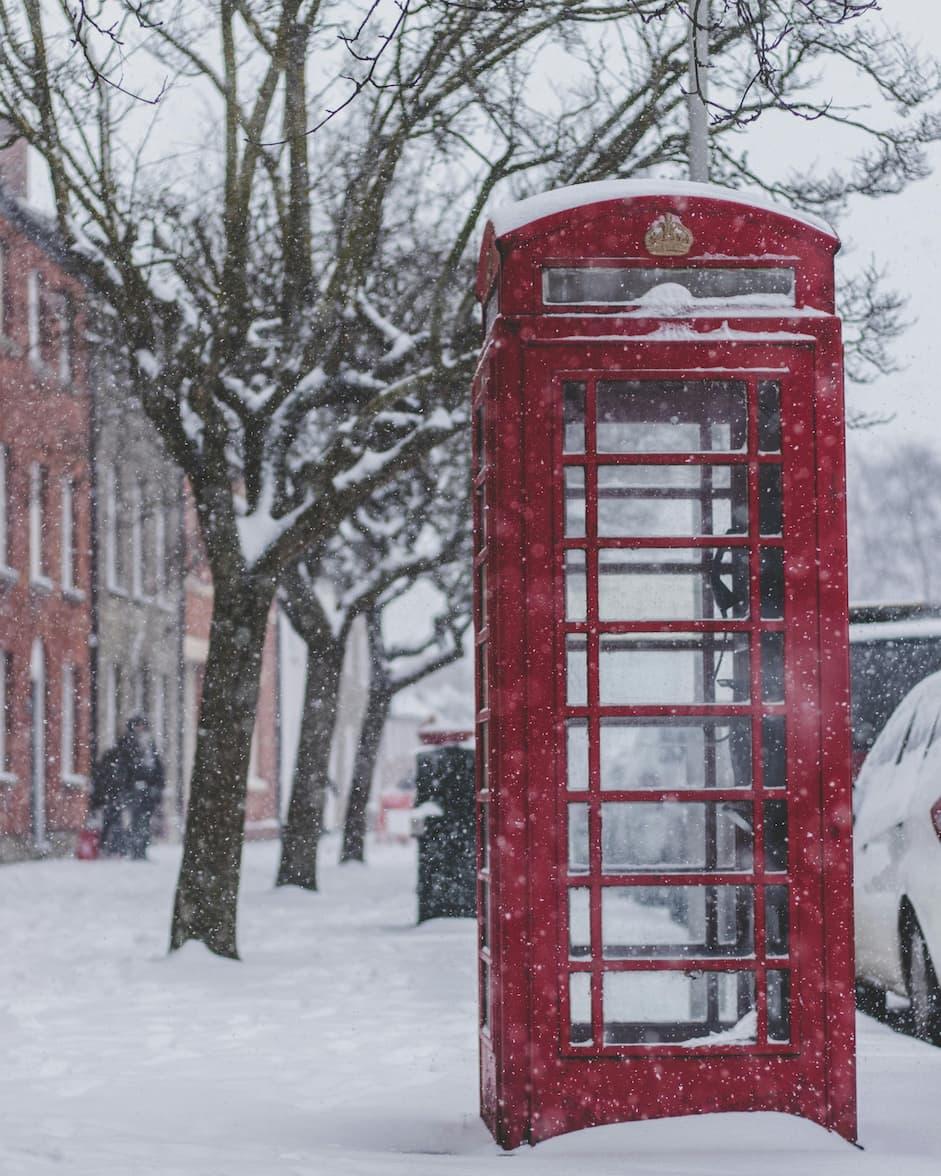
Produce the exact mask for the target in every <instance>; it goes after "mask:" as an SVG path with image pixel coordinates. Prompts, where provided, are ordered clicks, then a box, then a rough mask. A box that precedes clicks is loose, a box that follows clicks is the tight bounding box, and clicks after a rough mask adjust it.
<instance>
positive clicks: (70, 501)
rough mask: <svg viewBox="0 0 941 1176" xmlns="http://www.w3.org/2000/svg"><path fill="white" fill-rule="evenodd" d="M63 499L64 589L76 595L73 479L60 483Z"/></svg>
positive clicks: (66, 478) (61, 537) (62, 560)
mask: <svg viewBox="0 0 941 1176" xmlns="http://www.w3.org/2000/svg"><path fill="white" fill-rule="evenodd" d="M60 491H61V498H62V527H61V530H60V532H59V547H60V551H59V554H60V557H61V565H62V569H61V570H62V588H63V590H64V591H65V592H70V593H75V591H76V585H75V487H74V485H73V484H72V479H71V478H69V477H65V478H63V479H62V481H61V483H60Z"/></svg>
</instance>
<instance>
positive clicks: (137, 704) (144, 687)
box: [131, 666, 150, 718]
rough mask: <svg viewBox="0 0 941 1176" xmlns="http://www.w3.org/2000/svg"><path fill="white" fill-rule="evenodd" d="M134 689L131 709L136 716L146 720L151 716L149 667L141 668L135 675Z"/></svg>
mask: <svg viewBox="0 0 941 1176" xmlns="http://www.w3.org/2000/svg"><path fill="white" fill-rule="evenodd" d="M132 687H133V698H132V700H131V709H132V710H133V712H134V714H135V715H143V716H144V718H146V717H147V716H148V715H149V714H150V670H149V669H148V668H147V666H141V667H140V669H139V670H137V672H136V673H135V674H134V680H133V683H132Z"/></svg>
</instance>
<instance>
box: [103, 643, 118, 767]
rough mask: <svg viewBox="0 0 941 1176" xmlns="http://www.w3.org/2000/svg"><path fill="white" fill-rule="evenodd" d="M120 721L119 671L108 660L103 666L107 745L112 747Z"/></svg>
mask: <svg viewBox="0 0 941 1176" xmlns="http://www.w3.org/2000/svg"><path fill="white" fill-rule="evenodd" d="M120 722H121V671H120V670H119V669H118V667H117V666H116V665H115V664H114V662H111V661H109V662H108V664H107V666H106V667H105V735H106V741H107V743H108V746H109V747H113V746H114V745H115V744H116V743H117V741H118V736H119V735H120V732H119V730H118V727H119V725H120Z"/></svg>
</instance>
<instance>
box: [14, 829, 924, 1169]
mask: <svg viewBox="0 0 941 1176" xmlns="http://www.w3.org/2000/svg"><path fill="white" fill-rule="evenodd" d="M335 848H336V847H335V845H334V844H333V843H332V842H329V841H328V842H327V844H326V845H325V847H324V857H325V859H328V861H329V859H331V858H335V856H336V854H335ZM156 858H157V860H156V861H155V862H153V863H151V864H141V865H134V864H131V863H119V862H99V863H90V864H86V863H81V862H60V861H52V862H43V863H39V864H25V865H18V866H4V867H2V868H0V950H2V956H0V1176H47V1174H50V1173H67V1174H68V1176H73V1174H74V1176H115V1174H118V1173H120V1174H121V1176H282V1174H288V1173H290V1174H291V1176H295V1174H296V1176H301V1174H303V1176H348V1174H355V1176H360V1174H362V1176H413V1174H414V1176H448V1174H451V1173H453V1174H454V1176H487V1174H488V1173H495V1174H496V1176H499V1174H500V1173H501V1172H503V1171H504V1169H505V1167H506V1165H507V1164H510V1165H511V1168H510V1170H511V1171H517V1170H518V1171H519V1172H520V1173H524V1172H525V1173H527V1174H529V1176H574V1174H579V1176H615V1174H617V1176H647V1174H650V1176H653V1174H654V1173H656V1174H657V1176H712V1174H715V1176H720V1174H722V1176H756V1173H757V1174H760V1176H844V1174H846V1176H848V1174H850V1173H853V1174H857V1173H859V1174H862V1176H869V1174H872V1176H876V1174H877V1173H878V1174H879V1176H883V1174H884V1173H886V1172H887V1171H888V1172H890V1173H891V1176H928V1174H929V1173H930V1174H931V1176H937V1173H938V1172H939V1171H941V1132H939V1130H938V1123H939V1108H941V1049H933V1048H931V1047H929V1046H926V1045H923V1044H920V1043H919V1042H916V1041H912V1040H910V1039H908V1038H905V1037H902V1036H899V1035H898V1034H895V1033H893V1032H891V1031H890V1030H889V1029H887V1028H885V1027H883V1026H881V1025H877V1024H876V1023H875V1022H872V1021H869V1020H867V1019H865V1018H862V1019H861V1020H860V1100H861V1107H860V1112H861V1138H862V1143H863V1145H864V1148H865V1149H866V1150H864V1151H858V1150H856V1149H855V1148H852V1147H850V1146H849V1145H848V1144H846V1143H844V1142H842V1141H841V1140H839V1139H837V1138H834V1137H832V1136H829V1135H827V1134H826V1133H825V1132H824V1131H822V1130H821V1129H820V1128H818V1127H814V1126H812V1125H811V1124H808V1123H803V1122H800V1121H799V1120H796V1119H790V1118H788V1117H786V1116H783V1115H768V1114H763V1115H711V1116H705V1117H702V1118H699V1119H685V1120H673V1121H663V1122H654V1123H635V1124H624V1125H621V1126H617V1127H605V1128H600V1129H597V1130H595V1131H589V1132H582V1133H580V1134H576V1135H572V1136H568V1137H566V1138H563V1139H557V1140H552V1141H550V1142H548V1143H544V1144H542V1145H540V1146H539V1147H538V1148H535V1149H523V1150H521V1151H519V1152H516V1153H513V1154H512V1155H511V1156H509V1157H507V1156H504V1155H503V1154H502V1153H501V1152H499V1150H498V1149H497V1148H496V1147H495V1146H494V1145H493V1143H492V1142H491V1140H490V1137H489V1136H488V1134H487V1132H486V1130H485V1129H484V1127H483V1126H482V1124H481V1123H480V1121H479V1119H478V1117H477V1090H476V1045H475V1039H474V1026H475V1021H476V1016H475V1010H474V999H475V998H474V983H473V934H472V928H471V926H470V924H469V922H468V921H466V920H464V921H453V922H435V923H430V924H426V925H425V926H423V927H421V928H416V927H415V926H414V907H415V904H414V894H413V892H414V877H415V863H414V856H413V851H412V849H411V848H402V847H379V846H373V847H371V864H370V866H369V867H367V868H362V867H355V866H353V867H351V866H347V867H344V868H342V869H340V868H338V867H336V866H332V865H329V864H328V865H327V868H326V869H325V870H324V879H323V881H324V885H323V890H322V892H321V893H320V894H319V895H315V896H312V895H308V894H301V893H297V892H292V891H286V892H285V891H280V892H276V891H274V890H273V889H272V887H271V879H272V876H273V872H274V865H275V847H274V846H273V845H253V846H251V847H249V849H248V851H247V854H246V870H245V884H244V899H243V903H242V916H241V919H242V922H241V951H242V955H243V962H242V963H240V964H234V963H227V962H224V961H221V960H217V959H215V958H213V957H211V956H209V955H208V954H207V953H206V952H204V951H203V950H202V949H201V948H198V947H195V946H193V947H190V948H187V949H186V950H185V951H183V952H182V953H180V955H179V956H177V957H176V958H173V959H168V958H167V956H166V955H165V952H164V947H165V942H166V935H167V924H168V912H169V905H170V899H171V894H172V887H173V881H174V872H175V868H176V864H177V855H176V852H175V851H174V850H171V849H166V848H164V849H159V850H158V851H157V854H156Z"/></svg>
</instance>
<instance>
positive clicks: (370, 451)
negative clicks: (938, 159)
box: [0, 0, 939, 956]
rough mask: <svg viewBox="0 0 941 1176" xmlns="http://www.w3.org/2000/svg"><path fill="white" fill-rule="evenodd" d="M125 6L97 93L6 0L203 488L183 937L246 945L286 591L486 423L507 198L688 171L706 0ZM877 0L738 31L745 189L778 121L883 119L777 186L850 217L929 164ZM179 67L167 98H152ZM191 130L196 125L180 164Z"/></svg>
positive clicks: (71, 199)
mask: <svg viewBox="0 0 941 1176" xmlns="http://www.w3.org/2000/svg"><path fill="white" fill-rule="evenodd" d="M114 7H115V9H116V11H118V12H119V13H120V14H121V17H122V20H123V23H122V24H121V25H120V41H121V47H120V54H121V60H122V61H123V62H124V66H123V69H124V70H125V74H126V71H127V69H128V68H129V63H131V64H133V68H134V71H135V72H134V78H133V85H132V86H130V87H128V86H124V85H123V84H122V85H120V86H115V85H109V84H105V82H104V81H102V80H101V79H98V82H97V84H94V85H91V86H89V74H88V63H87V56H86V54H85V52H84V51H83V52H76V46H75V30H74V26H73V25H72V24H70V21H71V20H72V19H73V18H72V15H71V13H72V9H71V8H70V5H69V0H49V2H48V3H42V2H41V0H6V2H5V3H4V4H2V5H0V117H4V118H6V119H7V121H8V123H9V124H10V125H11V127H12V128H13V133H14V134H16V135H19V136H21V137H23V138H25V139H26V140H27V142H28V143H29V144H30V145H31V146H32V147H33V148H34V149H35V150H36V151H38V152H39V153H40V155H41V156H42V157H43V158H44V159H45V161H46V164H47V165H48V169H49V175H50V180H51V189H52V197H53V202H54V216H55V220H56V223H57V225H58V229H59V232H60V233H61V235H62V237H63V239H64V240H65V241H66V242H67V243H68V244H69V245H70V246H71V248H72V250H73V253H74V256H75V258H76V261H77V263H78V264H80V265H81V266H82V267H83V269H84V272H85V276H86V279H87V282H88V284H89V288H90V289H91V290H93V291H94V292H95V294H96V295H97V297H98V298H99V299H100V300H101V302H102V303H103V304H104V306H105V307H106V308H108V310H109V311H110V315H111V319H110V322H111V328H112V331H113V338H114V345H115V347H120V348H121V349H122V350H123V351H124V352H125V354H126V355H128V356H129V357H131V360H132V371H133V374H134V381H135V392H136V395H137V396H139V398H140V400H141V402H142V404H143V405H144V408H145V410H146V412H147V413H148V415H149V416H150V418H151V420H152V421H153V422H154V423H155V425H156V426H157V428H158V430H159V431H160V433H161V435H162V437H163V439H164V441H165V443H166V445H167V447H168V450H169V451H170V453H171V454H172V455H173V457H174V459H175V460H176V461H177V462H178V464H179V465H180V467H181V469H182V470H183V471H184V473H185V474H186V476H187V477H188V479H189V481H190V484H191V486H192V488H193V493H194V498H195V501H196V508H197V512H198V516H199V520H200V526H201V528H202V532H203V536H204V539H205V543H206V550H207V555H208V559H209V563H210V566H211V570H212V576H213V582H214V585H215V592H216V607H215V613H214V618H213V625H212V632H211V639H210V650H209V656H208V661H207V666H206V677H205V687H204V694H203V704H202V712H201V716H200V737H199V740H198V745H197V751H196V762H195V767H194V773H193V781H192V788H191V800H190V807H189V812H188V818H187V830H186V838H185V843H184V854H183V864H182V868H181V874H180V881H179V885H178V890H177V896H176V902H175V907H174V919H173V928H172V933H171V944H172V946H174V947H177V946H179V945H180V944H182V943H183V942H185V941H186V940H187V939H190V938H195V939H198V940H202V941H203V942H204V943H206V944H207V945H208V946H209V947H210V948H211V949H212V950H213V951H216V952H219V953H221V954H225V955H233V956H234V955H235V954H236V935H235V915H236V896H237V888H238V877H239V864H240V856H241V847H242V838H243V816H244V801H245V777H246V772H247V765H248V754H249V747H250V740H251V731H252V726H253V713H254V709H255V703H256V696H257V688H258V676H259V670H260V658H261V645H262V640H263V635H264V629H265V617H266V615H267V611H268V607H269V604H270V601H271V599H272V596H273V593H274V591H275V588H276V585H277V583H278V581H279V579H280V578H281V577H282V575H283V573H284V571H285V569H286V568H288V567H290V566H291V565H293V564H294V562H295V561H296V560H297V559H298V557H299V556H300V555H301V554H302V553H303V552H305V551H308V550H314V551H316V550H318V549H322V548H323V547H324V546H325V545H326V544H327V543H329V542H330V540H331V538H332V537H333V536H335V535H336V534H337V532H338V529H339V528H340V527H341V526H342V524H343V522H344V521H345V520H348V519H350V518H351V517H352V516H353V515H354V514H355V512H356V510H357V509H358V508H359V506H361V505H362V504H363V503H365V502H367V501H368V500H369V498H370V496H371V495H373V494H374V493H375V492H376V491H377V489H378V488H380V487H381V486H383V485H385V484H386V483H387V482H388V481H390V480H391V479H393V478H395V477H397V476H398V475H399V473H400V472H401V471H402V470H404V469H408V468H411V467H414V466H415V465H416V464H420V463H421V461H422V460H423V458H424V455H425V454H426V453H428V452H429V451H430V450H431V449H433V448H434V447H436V446H438V445H440V444H441V443H442V442H443V441H445V440H446V439H448V438H449V437H451V436H453V435H454V434H455V432H456V431H458V430H460V429H461V428H463V426H464V423H465V407H464V390H465V388H466V384H467V379H468V373H469V370H470V368H471V366H472V364H473V361H474V352H475V346H476V340H475V332H474V330H473V318H472V315H471V295H470V294H469V292H468V285H467V284H466V280H465V279H466V272H467V263H468V260H469V255H470V254H471V253H472V251H473V242H474V238H475V236H476V233H477V228H478V225H479V221H480V217H481V212H482V210H483V208H484V206H485V204H486V203H487V201H488V200H489V199H490V197H491V195H492V193H493V192H494V190H495V189H496V188H497V187H498V186H499V185H502V186H503V187H504V188H505V189H509V190H514V191H516V192H517V193H520V194H522V193H524V192H526V191H530V190H532V189H534V188H536V187H542V186H544V185H551V184H559V183H572V182H578V181H582V180H592V179H599V178H608V177H611V176H631V175H634V174H637V173H638V172H646V171H649V169H650V168H654V167H655V168H657V169H660V170H661V171H666V173H667V174H669V173H670V171H671V170H675V171H679V170H680V169H681V168H682V166H683V163H684V158H685V123H684V114H683V103H684V87H685V81H684V79H685V74H686V59H685V53H686V49H685V46H686V27H685V22H686V16H685V7H684V6H683V5H676V4H665V3H660V2H655V0H623V2H619V3H616V2H608V0H542V2H536V0H534V2H530V3H526V4H517V3H511V2H504V3H499V2H493V3H475V2H473V0H468V2H466V3H460V2H455V3H445V2H443V0H415V2H414V3H408V4H405V3H404V0H402V2H400V3H395V2H391V3H389V4H381V5H376V4H372V3H366V2H365V0H364V2H363V3H362V4H360V5H358V6H357V5H355V4H353V5H351V4H349V3H346V2H343V3H340V2H339V0H214V2H213V3H211V4H196V3H195V2H194V0H165V2H164V3H162V4H161V5H160V10H159V14H157V13H156V12H151V11H149V9H148V11H147V13H146V15H147V20H146V21H145V22H142V21H140V20H139V19H138V16H139V15H141V14H143V13H144V8H143V6H141V5H140V4H138V3H134V2H132V0H114ZM739 8H742V6H741V5H739V6H737V8H736V12H738V10H739ZM859 8H860V6H859V5H836V6H834V5H815V4H812V3H809V2H808V0H778V2H770V3H768V4H763V5H761V6H758V15H757V16H754V17H749V13H750V11H751V9H750V7H749V8H748V10H747V11H746V9H744V8H743V9H742V12H741V13H739V16H738V17H737V18H736V19H735V20H729V21H727V22H724V23H722V25H721V27H719V28H717V30H716V33H715V37H714V43H713V58H712V60H713V62H714V65H713V68H714V70H715V71H716V74H717V76H719V77H721V81H722V84H721V85H718V86H717V85H715V84H714V85H713V86H711V87H710V94H711V95H713V96H714V97H715V100H716V101H720V102H724V104H725V106H726V107H727V108H728V111H729V112H730V113H729V115H728V117H724V118H723V119H720V120H718V121H717V122H716V124H715V126H714V132H713V139H714V142H715V144H716V148H717V150H716V154H715V158H716V160H717V174H716V177H715V178H716V179H717V180H720V181H721V180H724V181H726V182H729V183H731V184H733V185H735V184H741V183H744V182H753V181H754V180H756V179H758V177H755V176H753V174H752V170H751V168H750V165H749V161H748V156H747V151H746V144H745V142H744V140H743V139H742V138H741V136H740V134H739V129H740V127H741V126H742V124H743V123H745V122H747V121H749V120H751V119H752V118H754V117H755V116H757V115H761V114H762V113H763V112H764V111H766V110H768V109H777V110H781V109H788V110H792V111H798V112H803V113H805V114H809V113H811V112H813V113H814V114H815V115H816V116H817V117H819V119H820V120H822V121H829V122H837V123H839V124H840V125H842V126H844V127H845V128H846V129H847V132H848V133H850V132H851V133H852V134H853V135H855V136H856V139H857V145H858V151H857V153H856V155H855V157H854V159H853V160H852V162H851V164H850V165H849V166H848V167H847V169H846V170H845V171H844V172H837V171H834V172H832V173H827V174H826V175H812V176H806V175H792V176H790V177H785V178H784V179H775V181H774V183H773V184H771V185H770V187H771V188H772V190H774V191H776V192H779V193H780V194H782V195H785V196H791V197H793V198H796V199H798V200H800V201H802V202H803V203H804V204H805V205H808V206H811V207H814V208H817V209H819V210H822V211H825V212H826V211H833V210H834V209H835V210H837V211H839V208H840V206H841V204H842V202H844V201H845V200H846V199H847V198H848V196H850V195H852V194H854V193H858V192H863V193H868V194H872V195H878V194H881V193H883V192H887V191H894V190H897V189H898V188H899V187H900V186H901V185H903V184H904V183H906V182H908V181H909V180H910V179H912V178H915V177H917V176H920V175H922V174H924V172H925V167H926V165H925V162H924V154H923V149H924V146H925V145H926V144H927V143H930V142H933V141H934V140H935V139H936V138H937V137H938V133H939V128H938V125H937V120H936V119H935V118H934V116H933V115H931V113H930V105H929V104H930V102H931V100H932V99H934V97H935V96H936V95H937V93H938V89H939V84H938V78H937V71H936V69H935V68H934V66H933V65H931V64H930V63H926V62H924V61H923V60H922V59H921V58H920V57H919V55H918V54H917V53H916V52H915V51H914V50H912V49H910V48H908V47H906V46H904V45H902V44H901V43H900V42H899V41H898V40H897V39H893V38H892V37H890V36H889V35H888V34H883V32H882V31H881V26H877V25H875V24H873V23H872V22H869V21H867V20H865V19H862V18H857V17H858V13H857V10H858V9H859ZM364 18H365V24H364ZM746 18H747V19H746ZM785 18H786V20H785ZM755 21H758V22H759V23H760V24H761V25H762V27H765V28H767V29H768V30H771V31H773V30H774V29H778V30H779V32H781V34H782V36H781V37H780V39H779V40H777V41H775V39H774V38H773V37H771V38H770V39H768V38H765V39H763V40H762V41H761V42H760V45H761V46H762V48H761V52H762V53H765V54H769V53H770V54H771V55H772V58H773V62H774V70H775V72H774V77H773V85H771V84H769V83H768V81H767V77H766V76H765V75H763V74H762V75H761V76H759V77H758V78H757V80H756V78H755V74H756V42H755V40H754V34H755V28H756V27H757V26H756V24H755ZM782 21H785V23H782ZM776 22H777V23H776ZM108 27H109V25H108V24H107V23H106V22H105V21H102V28H103V29H107V28H108ZM337 31H339V32H340V33H341V34H342V38H337V36H336V34H337ZM105 40H106V41H107V42H109V43H110V42H111V38H109V37H107V36H106V37H105ZM87 45H88V46H91V47H92V49H93V50H95V46H94V39H92V38H89V39H88V41H87ZM351 47H352V49H353V52H352V53H351ZM95 51H96V52H100V49H98V50H95ZM357 55H358V56H357ZM547 55H548V57H547ZM560 55H564V60H565V63H566V68H565V69H564V70H563V71H559V70H558V69H557V68H555V69H554V70H553V77H555V78H556V79H558V80H557V82H556V85H555V87H554V89H553V90H552V91H547V88H546V87H545V85H544V84H537V83H538V82H539V79H540V78H544V77H545V69H544V66H545V63H546V62H547V61H555V62H558V60H559V58H560ZM772 58H769V60H770V59H772ZM360 59H361V60H360ZM95 60H96V61H99V63H100V64H101V63H102V62H103V61H104V60H105V59H104V58H101V57H96V58H95ZM351 60H352V61H353V62H354V63H356V64H355V65H353V66H351ZM837 61H844V62H848V63H850V64H851V65H852V66H853V67H854V68H856V69H857V71H858V72H859V73H860V74H862V75H863V76H864V77H866V78H867V79H868V81H869V83H870V85H871V88H872V93H873V96H874V98H876V99H879V100H881V101H882V103H883V107H882V108H883V110H884V111H886V112H888V111H894V110H896V109H899V108H901V109H902V110H903V115H904V117H903V116H900V117H899V118H898V120H897V125H896V126H894V127H893V126H891V125H889V129H885V126H880V127H879V128H878V129H873V127H875V120H873V122H872V125H866V124H863V123H862V122H861V121H860V120H859V118H858V116H857V115H856V114H855V113H854V112H853V111H852V110H850V109H847V108H841V107H840V106H839V104H838V103H837V102H836V101H835V100H834V99H833V96H831V95H827V94H825V93H823V92H821V88H820V84H819V80H818V73H819V71H820V67H821V66H822V65H823V64H825V63H830V62H837ZM104 68H105V69H107V67H106V66H105V67H104ZM99 72H102V71H101V70H100V71H99ZM759 73H760V71H759ZM109 76H116V77H120V76H121V74H120V72H119V73H118V74H117V75H111V74H109ZM151 81H152V82H153V84H154V85H156V86H157V87H158V88H159V89H160V90H161V91H162V97H161V99H160V101H159V102H158V103H157V105H156V107H153V108H151V107H150V106H148V105H146V104H143V103H141V102H140V101H139V100H138V99H137V97H136V96H135V95H136V94H140V93H147V92H149V91H148V89H147V87H148V86H149V85H150V84H151ZM126 91H130V92H126ZM351 94H352V95H353V96H354V97H355V101H352V100H351V101H349V102H346V101H345V99H346V98H348V97H349V96H350V95H351ZM331 112H332V117H330V118H329V119H328V121H326V123H324V116H325V115H330V114H331ZM164 120H165V121H168V122H169V121H173V120H175V121H176V123H177V126H182V127H184V128H186V134H187V138H186V139H185V141H183V142H180V141H179V138H180V136H179V132H178V133H177V140H176V141H175V143H174V146H173V148H172V150H171V149H170V148H169V147H167V146H166V142H167V140H166V137H165V135H164V132H163V130H162V122H163V121H164ZM887 121H888V120H885V119H884V120H883V122H887ZM317 127H319V130H317V134H316V135H314V134H312V133H311V132H312V131H313V130H314V129H315V128H317ZM162 136H163V137H162ZM162 144H163V146H162ZM766 186H768V185H766ZM410 194H411V197H412V198H411V199H409V196H410ZM416 196H417V198H416ZM409 251H410V252H411V253H412V254H416V253H417V254H419V255H420V256H421V259H422V265H423V267H424V273H425V278H424V283H423V286H422V288H421V290H420V291H419V292H418V296H416V297H413V298H412V299H411V300H410V301H408V302H407V303H403V302H401V301H399V300H398V299H400V298H401V296H402V294H403V292H404V291H405V285H404V284H403V283H402V282H400V281H399V280H398V277H397V275H396V274H395V273H394V272H393V271H392V270H390V268H389V267H390V264H394V263H395V261H396V258H397V257H399V258H401V257H402V256H404V255H405V254H406V253H407V252H409ZM413 268H414V267H413ZM413 288H414V287H413ZM367 333H372V334H373V335H374V336H381V337H382V338H383V340H384V346H383V348H382V349H381V354H380V355H379V357H378V358H377V352H376V348H375V347H371V346H365V345H364V336H365V335H366V334H367Z"/></svg>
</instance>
